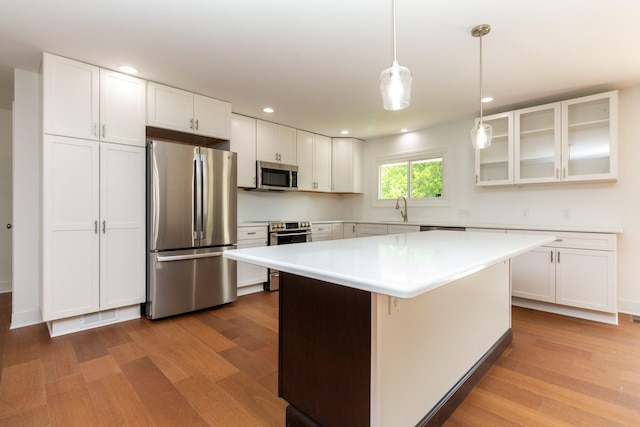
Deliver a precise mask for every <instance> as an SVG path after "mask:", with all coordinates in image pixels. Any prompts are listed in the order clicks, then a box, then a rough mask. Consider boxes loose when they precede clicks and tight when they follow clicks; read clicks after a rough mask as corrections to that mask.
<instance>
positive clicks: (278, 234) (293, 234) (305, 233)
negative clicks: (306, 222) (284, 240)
mask: <svg viewBox="0 0 640 427" xmlns="http://www.w3.org/2000/svg"><path fill="white" fill-rule="evenodd" d="M309 234H311V232H310V231H306V232H304V233H274V234H273V235H274V236H275V237H285V236H308V235H309Z"/></svg>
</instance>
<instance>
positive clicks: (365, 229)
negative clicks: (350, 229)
mask: <svg viewBox="0 0 640 427" xmlns="http://www.w3.org/2000/svg"><path fill="white" fill-rule="evenodd" d="M385 234H387V224H368V223H359V224H357V225H356V237H367V236H380V235H385Z"/></svg>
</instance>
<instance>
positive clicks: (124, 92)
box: [100, 70, 146, 147]
mask: <svg viewBox="0 0 640 427" xmlns="http://www.w3.org/2000/svg"><path fill="white" fill-rule="evenodd" d="M145 107H146V82H145V81H144V80H141V79H138V78H135V77H132V76H128V75H126V74H122V73H116V72H114V71H109V70H100V140H101V141H107V142H116V143H119V144H129V145H138V146H141V147H143V146H144V145H145V112H146V109H145Z"/></svg>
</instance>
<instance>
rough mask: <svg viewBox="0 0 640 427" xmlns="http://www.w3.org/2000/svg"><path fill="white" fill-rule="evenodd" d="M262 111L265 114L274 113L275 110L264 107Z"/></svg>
mask: <svg viewBox="0 0 640 427" xmlns="http://www.w3.org/2000/svg"><path fill="white" fill-rule="evenodd" d="M262 111H264V112H265V113H273V112H274V111H275V110H274V109H273V108H271V107H264V108H263V109H262Z"/></svg>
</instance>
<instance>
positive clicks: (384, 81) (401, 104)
mask: <svg viewBox="0 0 640 427" xmlns="http://www.w3.org/2000/svg"><path fill="white" fill-rule="evenodd" d="M411 81H412V77H411V71H409V69H408V68H407V67H403V66H402V65H400V64H398V61H396V60H394V61H393V64H391V67H389V68H387V69H386V70H384V71H383V72H382V73H380V92H381V93H382V103H383V105H384V109H385V110H392V111H395V110H403V109H405V108H407V107H408V106H409V103H410V102H411Z"/></svg>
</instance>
